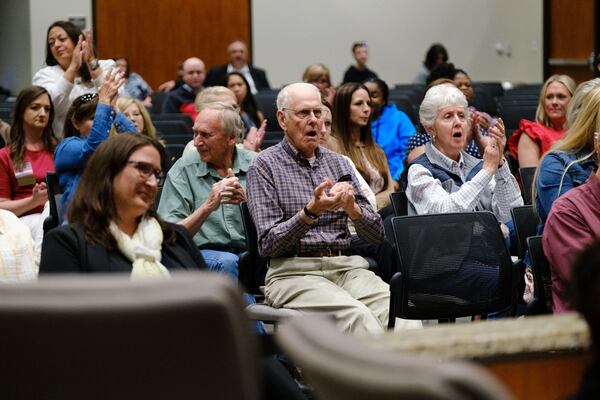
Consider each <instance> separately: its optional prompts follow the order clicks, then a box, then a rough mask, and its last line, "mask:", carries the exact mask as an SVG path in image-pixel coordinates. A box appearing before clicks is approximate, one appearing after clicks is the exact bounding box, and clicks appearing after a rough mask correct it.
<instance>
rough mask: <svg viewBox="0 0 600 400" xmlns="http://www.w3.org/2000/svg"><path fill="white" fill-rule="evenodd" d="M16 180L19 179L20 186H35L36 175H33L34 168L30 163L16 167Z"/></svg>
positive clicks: (26, 162)
mask: <svg viewBox="0 0 600 400" xmlns="http://www.w3.org/2000/svg"><path fill="white" fill-rule="evenodd" d="M15 178H17V185H19V186H31V185H35V182H36V181H35V175H33V168H32V167H31V163H30V162H29V161H25V162H23V163H21V164H19V165H15Z"/></svg>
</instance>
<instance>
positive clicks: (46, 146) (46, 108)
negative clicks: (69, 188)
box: [0, 86, 56, 254]
mask: <svg viewBox="0 0 600 400" xmlns="http://www.w3.org/2000/svg"><path fill="white" fill-rule="evenodd" d="M53 118H54V107H53V106H52V100H51V99H50V96H49V94H48V92H47V91H46V89H44V88H43V87H40V86H29V87H27V88H25V89H23V90H21V92H20V93H19V95H18V96H17V101H16V104H15V112H14V122H13V125H12V127H11V130H10V140H9V143H8V146H6V147H4V148H3V149H0V208H1V209H4V210H8V211H11V212H12V213H13V214H15V215H16V216H17V217H20V218H21V221H23V222H24V223H25V224H26V225H27V226H28V227H29V229H30V230H31V235H32V237H33V238H34V241H35V243H36V245H38V251H39V246H41V243H42V238H43V233H44V232H43V222H44V217H45V215H44V213H43V211H44V204H45V203H46V201H47V200H48V194H47V192H46V173H47V172H48V171H54V161H53V160H52V153H53V152H54V147H55V146H56V138H55V137H54V134H53V132H52V119H53ZM38 254H39V253H38Z"/></svg>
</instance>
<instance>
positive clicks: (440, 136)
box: [406, 85, 523, 234]
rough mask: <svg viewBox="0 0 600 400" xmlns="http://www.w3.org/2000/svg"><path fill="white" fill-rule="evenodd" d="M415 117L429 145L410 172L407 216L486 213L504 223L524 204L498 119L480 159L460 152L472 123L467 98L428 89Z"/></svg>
mask: <svg viewBox="0 0 600 400" xmlns="http://www.w3.org/2000/svg"><path fill="white" fill-rule="evenodd" d="M419 117H420V120H421V124H422V125H423V127H424V128H425V129H426V130H427V132H428V133H429V135H431V143H427V144H426V145H425V153H424V154H423V155H421V156H419V157H418V158H417V159H416V160H414V161H413V162H412V164H411V165H410V166H409V169H408V187H407V189H406V195H407V197H408V200H409V203H410V205H411V207H410V208H411V212H416V214H435V213H448V212H465V211H483V210H488V211H491V212H493V213H494V214H495V215H496V218H497V219H498V221H499V222H501V223H504V224H508V223H509V222H510V221H511V214H510V210H511V208H513V207H516V206H520V205H523V199H522V197H521V191H520V190H519V186H518V185H517V182H516V180H515V178H514V177H513V176H512V175H511V173H510V169H509V168H508V163H507V162H506V161H505V159H504V156H503V153H502V149H503V148H504V145H505V143H506V137H505V135H504V123H503V122H502V120H501V119H499V120H498V123H497V124H496V125H495V126H494V127H492V128H490V130H489V133H490V140H489V142H488V144H487V146H486V148H485V151H484V154H483V160H479V159H477V158H475V157H473V156H470V155H469V154H467V153H466V152H465V151H464V148H465V141H466V138H467V136H468V133H469V131H470V129H471V126H470V125H471V123H470V116H469V109H468V106H467V99H466V98H465V96H464V94H463V93H462V92H461V91H460V90H458V89H457V88H456V87H453V86H449V85H438V86H434V87H432V88H431V89H429V90H428V91H427V93H426V94H425V98H424V99H423V102H422V104H421V107H420V110H419ZM506 233H507V232H506V231H505V234H506Z"/></svg>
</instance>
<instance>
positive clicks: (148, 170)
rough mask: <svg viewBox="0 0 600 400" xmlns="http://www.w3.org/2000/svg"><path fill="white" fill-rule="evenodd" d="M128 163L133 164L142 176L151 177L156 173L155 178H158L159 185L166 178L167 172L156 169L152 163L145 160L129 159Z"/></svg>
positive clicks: (157, 183)
mask: <svg viewBox="0 0 600 400" xmlns="http://www.w3.org/2000/svg"><path fill="white" fill-rule="evenodd" d="M127 164H131V165H133V167H134V168H135V169H137V170H138V172H139V173H140V176H141V177H142V178H146V179H149V178H150V176H152V175H154V178H155V179H156V185H158V186H161V185H162V184H163V182H164V180H165V173H164V172H162V171H161V170H160V169H155V168H154V167H153V166H152V164H149V163H147V162H144V161H134V160H130V161H127Z"/></svg>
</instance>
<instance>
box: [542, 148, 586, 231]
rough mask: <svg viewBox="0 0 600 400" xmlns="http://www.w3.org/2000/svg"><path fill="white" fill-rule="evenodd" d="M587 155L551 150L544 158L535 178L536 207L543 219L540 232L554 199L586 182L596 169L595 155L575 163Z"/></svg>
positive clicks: (584, 153)
mask: <svg viewBox="0 0 600 400" xmlns="http://www.w3.org/2000/svg"><path fill="white" fill-rule="evenodd" d="M585 156H586V152H580V153H577V154H573V153H567V152H564V151H551V152H549V153H548V154H546V156H545V157H544V158H543V159H542V162H541V163H540V166H539V171H538V175H537V178H536V180H535V189H536V198H535V208H536V210H537V213H538V215H539V217H540V219H541V220H542V223H541V225H540V227H539V228H538V233H539V234H541V233H542V232H543V230H544V224H545V223H546V218H548V214H549V213H550V208H551V207H552V203H553V202H554V200H556V199H557V198H558V197H560V196H562V195H563V194H564V193H566V192H568V191H569V190H571V189H573V188H575V187H577V186H579V185H581V184H583V183H585V182H586V181H587V179H588V177H589V176H590V174H591V173H592V172H593V171H594V169H596V162H595V160H594V156H592V157H590V158H587V159H585V160H583V161H580V162H577V163H573V161H575V160H578V159H581V158H583V157H585ZM563 175H564V176H563ZM561 180H562V186H561Z"/></svg>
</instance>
